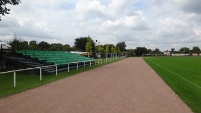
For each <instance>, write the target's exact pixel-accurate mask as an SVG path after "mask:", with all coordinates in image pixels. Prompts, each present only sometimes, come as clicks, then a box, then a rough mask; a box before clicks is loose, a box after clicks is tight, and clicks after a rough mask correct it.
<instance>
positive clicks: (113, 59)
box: [0, 57, 125, 88]
mask: <svg viewBox="0 0 201 113" xmlns="http://www.w3.org/2000/svg"><path fill="white" fill-rule="evenodd" d="M122 58H125V57H118V58H106V59H96V60H89V61H82V63H84V67H85V66H86V62H89V66H92V62H93V61H94V65H96V64H102V63H108V62H112V61H115V60H117V59H122ZM72 63H76V64H77V65H76V68H77V70H78V69H79V63H80V62H71V63H68V68H67V69H68V72H69V71H70V68H71V67H70V64H72ZM82 66H83V65H82ZM45 67H55V70H56V71H55V74H56V76H57V73H58V69H57V67H58V65H47V66H41V67H33V68H25V69H18V70H12V71H6V72H0V75H1V74H7V73H13V86H14V88H15V87H16V84H17V82H16V72H20V71H26V70H33V69H39V70H40V81H41V80H42V69H43V68H45Z"/></svg>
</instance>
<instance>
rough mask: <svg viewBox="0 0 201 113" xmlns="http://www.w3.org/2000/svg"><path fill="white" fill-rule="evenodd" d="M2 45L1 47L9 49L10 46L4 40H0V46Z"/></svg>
mask: <svg viewBox="0 0 201 113" xmlns="http://www.w3.org/2000/svg"><path fill="white" fill-rule="evenodd" d="M1 47H2V49H9V48H10V47H11V46H10V45H8V44H6V43H5V42H1V41H0V48H1Z"/></svg>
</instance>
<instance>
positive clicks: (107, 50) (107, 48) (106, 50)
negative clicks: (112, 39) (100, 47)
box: [105, 44, 110, 53]
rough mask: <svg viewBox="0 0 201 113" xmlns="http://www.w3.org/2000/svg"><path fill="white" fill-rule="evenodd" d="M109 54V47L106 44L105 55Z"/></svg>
mask: <svg viewBox="0 0 201 113" xmlns="http://www.w3.org/2000/svg"><path fill="white" fill-rule="evenodd" d="M109 52H110V51H109V45H108V44H106V48H105V53H109Z"/></svg>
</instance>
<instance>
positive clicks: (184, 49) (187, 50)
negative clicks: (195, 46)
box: [179, 47, 190, 53]
mask: <svg viewBox="0 0 201 113" xmlns="http://www.w3.org/2000/svg"><path fill="white" fill-rule="evenodd" d="M179 51H180V52H182V53H189V51H190V49H189V48H187V47H182V48H181V49H180V50H179Z"/></svg>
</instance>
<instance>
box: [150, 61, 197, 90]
mask: <svg viewBox="0 0 201 113" xmlns="http://www.w3.org/2000/svg"><path fill="white" fill-rule="evenodd" d="M146 59H148V60H149V61H151V62H153V63H154V64H156V65H158V66H159V67H161V68H163V69H165V70H167V71H169V72H170V73H172V74H174V75H176V76H178V77H180V78H181V79H183V80H185V81H187V82H189V83H190V84H192V85H194V86H196V87H198V88H200V89H201V87H200V86H199V85H197V84H195V83H193V82H192V81H190V80H188V79H186V78H184V77H182V76H180V75H179V74H177V73H175V72H173V71H171V70H169V69H168V68H165V67H163V66H161V65H160V64H158V63H156V62H154V61H153V60H151V59H149V58H146Z"/></svg>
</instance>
